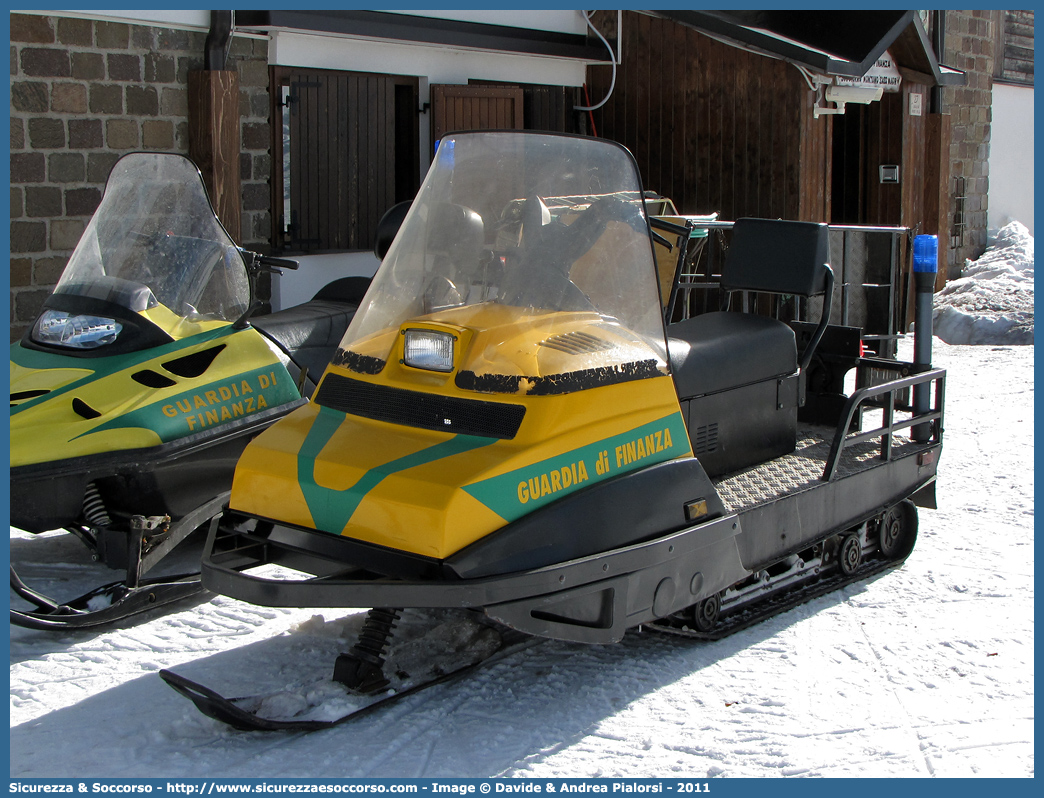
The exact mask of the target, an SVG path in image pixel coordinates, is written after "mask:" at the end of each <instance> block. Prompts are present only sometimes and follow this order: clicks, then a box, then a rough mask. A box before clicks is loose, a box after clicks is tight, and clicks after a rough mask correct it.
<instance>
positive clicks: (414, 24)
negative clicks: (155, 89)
mask: <svg viewBox="0 0 1044 798" xmlns="http://www.w3.org/2000/svg"><path fill="white" fill-rule="evenodd" d="M236 27H237V28H247V29H251V30H264V31H271V30H292V31H297V32H306V33H307V32H311V33H321V34H327V35H341V36H351V37H363V38H369V39H380V40H385V41H399V42H414V43H418V44H427V45H440V46H444V47H453V48H461V49H468V50H484V51H488V52H502V53H513V54H521V55H536V56H549V57H553V58H565V59H575V60H579V61H585V62H589V63H602V62H604V63H608V62H609V60H610V56H609V53H608V52H607V50H606V48H605V47H604V46H602V45H601V44H600V43H599V42H598V41H597V40H592V39H590V38H588V37H587V36H585V35H582V34H576V33H562V32H556V31H546V30H533V29H530V28H519V27H513V26H508V25H490V24H486V23H478V22H461V21H459V20H451V19H439V18H435V17H427V16H414V15H408V14H391V13H383V12H380V11H339V10H333V9H331V10H327V11H278V10H275V9H272V10H266V11H237V12H236Z"/></svg>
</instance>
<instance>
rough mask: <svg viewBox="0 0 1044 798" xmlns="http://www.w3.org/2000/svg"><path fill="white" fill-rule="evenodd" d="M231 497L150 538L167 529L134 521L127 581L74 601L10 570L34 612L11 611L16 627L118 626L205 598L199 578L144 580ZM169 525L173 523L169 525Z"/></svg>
mask: <svg viewBox="0 0 1044 798" xmlns="http://www.w3.org/2000/svg"><path fill="white" fill-rule="evenodd" d="M228 496H229V494H228V492H227V491H226V492H224V493H221V494H219V495H218V496H216V497H215V498H213V499H211V500H210V501H209V502H207V503H206V504H204V505H203V506H201V507H199V508H197V509H196V510H195V511H193V512H192V513H189V514H188V515H186V516H185V517H183V518H181V519H180V520H179V521H177V522H175V523H173V524H170V525H169V527H168V528H167V529H166V530H165V531H162V532H161V533H160V534H158V535H156V536H155V537H152V538H151V543H149V542H147V541H148V540H150V537H149V533H150V532H154V531H156V530H155V529H154V527H155V526H156V525H157V524H159V523H162V522H161V521H160V520H158V519H155V518H152V519H150V518H145V517H144V516H133V517H132V518H131V524H130V534H129V536H128V547H129V550H128V557H127V561H128V565H127V575H126V578H125V579H124V581H117V582H110V583H109V584H105V585H102V586H101V587H97V588H95V589H93V590H91V591H89V592H87V593H84V594H83V595H82V596H79V597H78V598H75V599H72V600H70V601H57V600H55V599H52V598H50V597H48V596H45V595H43V594H42V593H40V592H38V591H36V590H33V589H32V588H31V587H29V586H28V585H26V584H25V582H23V581H22V579H21V578H20V577H19V576H18V574H17V573H16V572H15V569H14V566H11V591H12V592H13V593H14V594H15V595H17V596H18V597H20V598H22V599H24V600H25V601H27V602H29V603H30V604H32V605H33V609H29V610H19V609H15V608H13V607H12V608H11V623H13V624H15V625H16V626H23V627H25V628H27V629H38V630H46V631H55V630H59V629H87V628H90V627H92V626H101V625H103V624H108V623H113V622H115V621H119V620H123V619H124V618H129V617H131V616H133V615H137V614H139V613H142V612H146V611H148V610H151V609H155V608H157V607H162V606H164V605H167V604H171V603H173V602H175V601H181V600H182V599H187V598H191V597H193V596H198V595H201V594H203V593H205V592H206V591H205V589H204V588H203V584H202V581H201V579H200V574H199V572H194V573H187V574H175V575H164V576H155V577H150V578H144V577H143V576H142V574H143V573H144V572H145V571H147V570H149V569H150V568H152V566H153V565H155V564H156V563H157V562H158V561H159V560H160V559H162V558H163V557H165V556H166V555H167V554H169V553H170V552H171V551H172V550H173V549H174V548H175V547H176V546H177V545H178V544H180V543H181V542H182V541H183V540H184V539H185V538H187V537H188V536H189V535H190V534H191V533H192V532H193V531H194V530H196V529H197V528H198V527H199V526H200V525H201V524H204V523H206V522H207V521H208V520H210V519H211V518H213V517H214V516H216V515H218V514H219V513H220V512H221V510H222V508H224V507H225V506H226V505H227V504H228ZM167 520H168V521H169V519H167Z"/></svg>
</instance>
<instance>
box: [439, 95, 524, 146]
mask: <svg viewBox="0 0 1044 798" xmlns="http://www.w3.org/2000/svg"><path fill="white" fill-rule="evenodd" d="M431 111H432V114H431V117H432V122H431V124H432V141H433V142H435V141H438V140H439V139H441V138H442V137H443V136H444V135H445V134H446V133H449V132H450V131H453V130H521V129H522V126H523V122H522V89H521V88H519V87H517V86H451V85H445V84H438V85H434V86H432V87H431Z"/></svg>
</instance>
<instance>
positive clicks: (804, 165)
mask: <svg viewBox="0 0 1044 798" xmlns="http://www.w3.org/2000/svg"><path fill="white" fill-rule="evenodd" d="M595 19H596V21H600V22H601V23H602V24H606V25H614V24H615V19H616V14H615V12H613V13H607V12H603V13H601V14H599V15H596V17H595ZM610 33H611V34H612V35H614V36H615V31H610ZM621 46H622V50H623V63H622V64H621V65H620V66H619V67H618V73H617V77H616V87H615V89H614V91H613V94H612V96H611V97H610V99H609V101H608V102H607V103H606V105H604V106H603V107H602V108H600V109H599V110H597V111H594V112H593V120H594V124H595V127H596V131H597V134H598V135H599V136H602V137H605V138H609V139H613V140H615V141H619V142H620V143H622V144H624V145H625V146H626V147H628V148H629V149H630V150H631V152H632V153H634V156H635V158H636V159H637V161H638V165H639V168H640V169H641V173H642V179H643V181H644V183H645V187H646V188H647V189H651V190H653V191H657V192H659V193H661V194H663V195H665V196H668V197H671V198H672V199H673V200H674V202H675V205H676V206H677V208H678V210H679V211H681V212H683V213H709V212H712V211H718V212H719V213H720V214H721V216H722V218H725V219H736V218H738V217H740V216H766V217H782V218H789V219H804V220H809V221H828V220H829V216H830V190H829V187H830V152H831V150H830V117H820V118H819V119H813V118H812V111H811V107H812V93H811V92H810V91H808V87H807V85H806V83H805V81H804V79H803V78H802V76H801V74H800V73H799V72H798V70H797V69H795V68H794V67H793V66H791V65H789V64H786V63H784V62H782V61H778V60H775V59H772V58H768V57H764V56H760V55H756V54H753V53H749V52H746V51H743V50H740V49H738V48H735V47H731V46H728V45H725V44H722V43H721V42H718V41H715V40H714V39H711V38H709V37H707V36H704V35H702V34H700V33H698V32H696V31H694V30H692V29H690V28H686V27H684V26H682V25H678V24H675V23H673V22H669V21H666V20H662V19H657V18H654V17H650V16H647V15H644V14H639V13H635V12H625V13H624V15H623V35H622V41H621ZM588 75H589V92H590V98H591V102H592V103H597V102H599V101H600V100H601V99H602V98H603V97H604V96H605V95H606V93H607V92H608V90H609V84H610V80H611V68H610V67H609V66H597V67H591V68H590V69H589V71H588Z"/></svg>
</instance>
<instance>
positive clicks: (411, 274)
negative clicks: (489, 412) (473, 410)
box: [335, 131, 667, 393]
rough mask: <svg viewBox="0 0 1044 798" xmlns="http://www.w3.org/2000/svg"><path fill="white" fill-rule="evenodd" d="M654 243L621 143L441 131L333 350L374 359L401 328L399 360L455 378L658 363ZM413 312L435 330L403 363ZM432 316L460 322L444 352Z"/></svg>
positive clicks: (573, 379) (389, 348)
mask: <svg viewBox="0 0 1044 798" xmlns="http://www.w3.org/2000/svg"><path fill="white" fill-rule="evenodd" d="M653 257H654V256H653V248H652V243H651V239H650V232H649V226H648V221H647V218H646V212H645V207H644V202H643V197H642V189H641V181H640V178H639V175H638V171H637V167H636V165H635V163H634V160H633V158H632V157H631V155H630V153H629V152H627V151H626V150H625V149H623V148H622V147H620V146H619V145H616V144H613V143H611V142H606V141H604V140H598V139H589V138H579V137H572V136H562V135H550V134H534V133H521V132H510V131H509V132H503V131H497V132H470V133H460V134H454V135H451V136H447V137H445V138H443V139H442V141H441V143H440V145H439V148H438V151H437V154H436V158H435V161H434V162H433V164H432V166H431V168H430V169H429V171H428V174H427V176H426V178H425V180H424V182H423V184H422V186H421V188H420V190H419V192H418V194H417V198H416V199H415V200H414V202H413V205H412V207H411V208H410V210H409V213H408V214H407V215H406V218H405V219H404V221H403V224H402V227H401V228H400V230H399V232H398V234H397V235H396V237H395V240H394V242H393V243H392V245H391V247H390V249H389V250H388V253H387V255H386V257H385V258H384V261H383V262H382V264H381V267H380V269H379V270H378V272H377V275H376V277H375V278H374V280H373V284H372V285H371V288H370V290H369V292H368V293H367V295H366V298H365V300H364V302H363V305H362V306H361V307H360V309H359V311H358V312H357V313H356V315H355V318H354V320H353V321H352V323H351V326H350V327H349V329H348V331H347V333H346V334H345V337H344V339H343V341H342V342H341V351H340V352H339V354H338V357H337V359H336V360H335V363H337V364H338V365H342V366H345V367H347V368H349V369H351V370H354V371H358V372H362V373H378V372H380V371H381V370H382V369H383V367H384V364H385V363H386V361H387V359H388V358H389V357H391V356H393V348H394V346H395V339H396V336H397V335H398V334H399V333H400V330H401V333H402V334H403V335H404V336H405V343H406V346H407V350H406V353H405V357H404V362H405V363H406V365H409V366H413V365H416V366H418V367H419V368H430V369H431V370H433V371H443V372H450V371H455V372H456V383H457V385H458V387H461V388H472V389H475V390H483V391H490V392H507V393H517V392H523V393H526V392H534V391H535V390H540V389H541V386H543V389H545V390H546V389H549V388H551V387H552V386H553V389H552V390H553V392H566V391H571V390H579V389H582V388H586V387H592V386H593V385H597V384H604V383H605V382H607V381H611V382H616V381H620V380H621V379H639V378H642V377H645V376H655V375H658V374H663V373H666V372H667V365H666V345H665V341H664V332H663V324H662V320H661V316H660V302H659V298H658V293H657V284H656V278H655V267H654V263H653ZM415 323H417V324H421V325H422V326H426V327H431V330H432V331H431V332H430V333H423V334H422V333H416V335H415V336H414V337H415V338H416V339H417V340H416V344H417V347H419V349H417V347H414V350H415V351H416V352H419V353H420V357H419V358H417V359H416V360H415V361H414V362H411V360H410V351H411V349H410V330H408V329H407V328H409V327H411V326H412V325H413V324H415ZM440 324H441V325H446V329H453V328H460V329H463V330H467V331H468V337H467V341H466V342H465V341H464V339H462V340H461V342H460V346H461V347H464V345H465V343H467V346H468V348H467V351H462V352H460V353H457V354H453V353H452V352H450V348H445V350H444V352H445V353H449V354H443V355H440V354H439V353H438V351H436V350H438V348H439V347H440V346H442V345H443V344H442V343H440V341H439V340H438V333H439V331H438V329H437V328H438V326H439V325H440ZM432 325H434V327H432ZM433 347H434V349H433ZM395 351H398V350H395ZM432 353H434V354H432ZM458 355H459V356H458ZM394 356H396V357H397V355H394ZM440 358H441V359H440ZM447 358H452V363H451V362H450V360H449V359H447Z"/></svg>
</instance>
